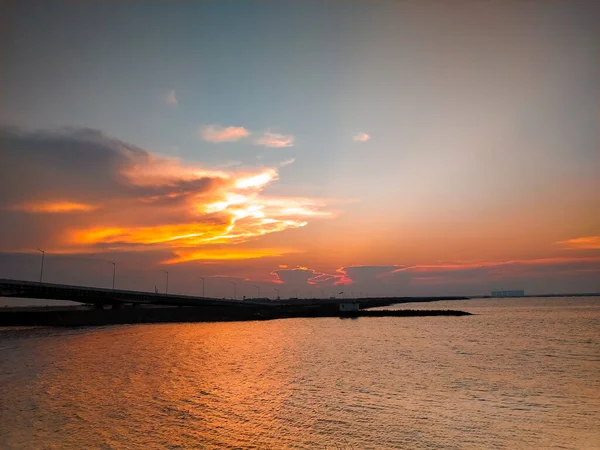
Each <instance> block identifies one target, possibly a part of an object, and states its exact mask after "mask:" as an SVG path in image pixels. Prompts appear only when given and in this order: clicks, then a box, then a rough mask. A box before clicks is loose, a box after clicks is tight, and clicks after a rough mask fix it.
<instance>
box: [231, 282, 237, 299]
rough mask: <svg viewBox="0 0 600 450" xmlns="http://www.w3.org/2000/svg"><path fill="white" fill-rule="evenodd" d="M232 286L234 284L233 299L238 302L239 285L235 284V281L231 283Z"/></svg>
mask: <svg viewBox="0 0 600 450" xmlns="http://www.w3.org/2000/svg"><path fill="white" fill-rule="evenodd" d="M230 283H231V284H233V299H234V300H237V284H235V283H234V282H233V281H230Z"/></svg>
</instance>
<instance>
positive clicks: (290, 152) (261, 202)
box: [0, 0, 600, 298]
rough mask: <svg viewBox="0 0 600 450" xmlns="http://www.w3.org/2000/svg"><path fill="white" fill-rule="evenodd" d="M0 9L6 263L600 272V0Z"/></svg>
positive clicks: (141, 281)
mask: <svg viewBox="0 0 600 450" xmlns="http://www.w3.org/2000/svg"><path fill="white" fill-rule="evenodd" d="M2 10H3V16H4V17H3V19H4V20H3V27H0V39H1V40H2V42H3V46H2V51H1V52H0V90H1V92H2V99H1V100H0V105H1V108H0V192H2V195H1V196H0V217H1V220H0V278H15V279H24V280H34V281H35V280H38V279H39V270H40V265H39V263H40V257H41V255H40V252H39V251H38V250H36V248H39V249H41V250H44V252H45V253H44V258H45V262H44V264H45V265H44V280H45V281H47V282H55V283H64V284H82V285H89V286H98V287H110V286H111V285H112V282H113V270H115V284H116V287H117V288H119V289H135V290H147V291H151V292H153V291H154V288H155V286H156V287H157V288H159V289H163V288H164V281H165V280H164V276H165V274H164V272H163V271H165V270H166V271H168V272H169V276H170V281H169V291H170V292H172V293H181V294H193V295H199V294H200V293H201V292H202V286H203V280H202V279H201V277H204V279H205V289H206V295H208V296H215V297H230V296H231V290H232V284H231V283H232V282H234V283H236V290H237V296H238V297H239V298H241V297H242V296H244V295H245V296H253V295H255V294H256V292H257V290H258V289H259V290H260V292H261V293H262V295H263V296H265V297H274V296H276V294H277V290H279V291H280V293H281V296H282V297H290V296H298V295H300V296H305V297H308V296H322V295H325V296H327V297H328V296H330V295H333V294H334V293H337V292H340V291H344V292H346V293H352V292H354V294H355V295H358V294H359V293H361V292H362V293H364V294H365V295H373V296H388V295H398V296H411V295H489V294H490V292H491V291H492V290H501V289H507V290H525V291H526V293H527V294H530V293H532V294H534V293H540V294H542V293H559V292H565V293H575V292H599V291H600V208H599V207H598V205H600V176H599V175H598V174H599V173H600V132H599V130H600V122H599V118H600V104H599V99H598V92H600V40H599V39H598V33H597V24H598V23H599V22H600V6H598V3H597V2H594V1H583V0H582V1H572V2H563V1H553V0H548V1H541V0H540V1H532V2H518V1H506V2H494V3H491V2H485V3H476V2H469V1H457V2H452V4H451V5H450V4H448V5H442V4H439V3H429V2H418V1H407V2H383V1H381V2H378V1H374V2H361V1H348V2H341V1H331V2H330V1H325V2H312V1H306V2H288V1H282V2H241V1H239V2H238V1H233V2H210V1H207V2H185V3H177V2H176V3H172V2H152V3H146V2H90V3H77V4H73V3H72V2H61V1H57V2H43V1H29V2H16V1H13V2H8V3H7V4H6V6H4V7H3V8H2ZM106 261H109V262H111V264H107V263H106ZM113 262H114V264H113ZM296 293H297V295H295V294H296ZM348 295H351V294H348Z"/></svg>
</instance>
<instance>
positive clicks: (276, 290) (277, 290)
mask: <svg viewBox="0 0 600 450" xmlns="http://www.w3.org/2000/svg"><path fill="white" fill-rule="evenodd" d="M273 289H274V290H275V292H277V300H279V289H277V288H273Z"/></svg>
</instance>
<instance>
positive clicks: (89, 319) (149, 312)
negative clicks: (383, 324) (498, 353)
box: [0, 305, 472, 327]
mask: <svg viewBox="0 0 600 450" xmlns="http://www.w3.org/2000/svg"><path fill="white" fill-rule="evenodd" d="M336 306H337V305H336ZM468 315H472V314H471V313H468V312H465V311H456V310H413V309H403V310H377V311H372V310H367V309H363V310H358V311H348V312H340V311H339V310H338V309H337V308H332V307H330V306H329V305H318V306H313V307H307V306H296V307H294V306H281V305H279V306H272V307H267V308H264V307H263V308H243V309H242V308H223V307H195V306H192V307H166V308H143V307H138V308H120V309H81V308H72V309H65V308H61V309H49V308H43V309H42V308H40V309H29V308H28V309H27V310H24V311H15V310H12V311H1V310H0V326H2V327H10V326H55V327H79V326H104V325H124V324H138V323H186V322H187V323H189V322H241V321H251V320H277V319H292V318H318V317H339V318H359V317H373V318H374V317H425V316H468Z"/></svg>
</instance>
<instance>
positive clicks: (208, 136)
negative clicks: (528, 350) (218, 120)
mask: <svg viewBox="0 0 600 450" xmlns="http://www.w3.org/2000/svg"><path fill="white" fill-rule="evenodd" d="M199 133H200V137H201V138H202V139H204V140H205V141H207V142H214V143H219V142H236V141H239V140H240V139H242V138H245V137H248V136H250V132H249V131H248V130H247V129H246V128H244V127H222V126H220V125H206V126H203V127H201V128H200V132H199Z"/></svg>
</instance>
